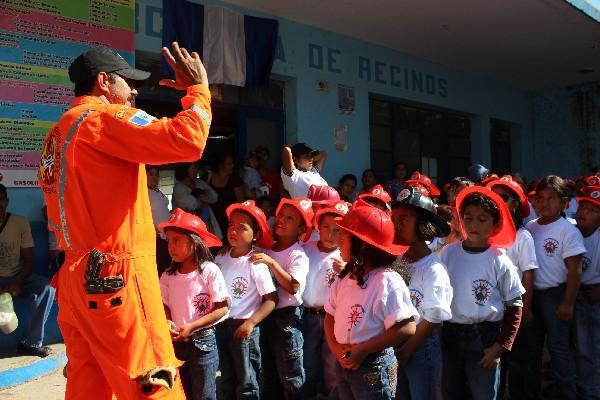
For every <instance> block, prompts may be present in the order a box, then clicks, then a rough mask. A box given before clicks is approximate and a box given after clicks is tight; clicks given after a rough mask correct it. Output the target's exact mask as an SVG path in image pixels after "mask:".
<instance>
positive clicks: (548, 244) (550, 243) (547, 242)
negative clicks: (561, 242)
mask: <svg viewBox="0 0 600 400" xmlns="http://www.w3.org/2000/svg"><path fill="white" fill-rule="evenodd" d="M556 249H558V240H556V239H552V238H547V239H544V251H545V252H546V255H547V256H552V255H553V254H554V252H555V251H556Z"/></svg>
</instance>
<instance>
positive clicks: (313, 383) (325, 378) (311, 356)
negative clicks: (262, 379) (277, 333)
mask: <svg viewBox="0 0 600 400" xmlns="http://www.w3.org/2000/svg"><path fill="white" fill-rule="evenodd" d="M324 323H325V313H324V312H322V313H321V314H315V313H314V312H311V311H310V310H307V309H304V312H303V314H302V335H303V336H304V372H305V373H306V382H305V383H304V398H305V399H314V398H316V397H317V395H319V394H321V395H325V396H329V398H335V396H336V395H335V393H334V390H335V386H336V385H335V381H336V376H335V370H336V367H335V365H336V364H337V360H336V359H335V356H334V355H333V354H332V353H331V351H330V350H329V347H328V346H327V342H326V341H325V332H324V330H323V326H324Z"/></svg>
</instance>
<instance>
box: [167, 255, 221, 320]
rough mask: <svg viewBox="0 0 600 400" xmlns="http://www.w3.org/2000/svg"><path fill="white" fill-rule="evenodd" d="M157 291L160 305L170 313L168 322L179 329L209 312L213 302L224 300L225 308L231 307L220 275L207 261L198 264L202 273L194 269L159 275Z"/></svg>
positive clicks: (217, 269)
mask: <svg viewBox="0 0 600 400" xmlns="http://www.w3.org/2000/svg"><path fill="white" fill-rule="evenodd" d="M160 291H161V294H162V301H163V304H164V305H165V306H167V307H169V310H170V311H171V320H172V321H173V322H174V323H175V325H177V326H178V327H179V328H181V327H182V326H184V325H185V324H187V323H190V322H194V321H196V320H197V319H199V318H201V317H203V316H205V315H206V314H208V313H210V312H212V311H213V307H214V303H220V302H223V301H226V302H227V305H228V306H229V305H230V304H231V297H230V296H229V293H228V292H227V286H226V284H225V279H224V278H223V274H222V273H221V270H220V269H219V267H217V265H216V264H215V263H213V262H210V261H207V262H205V263H204V264H203V265H202V272H200V271H198V269H195V270H194V271H192V272H189V273H187V274H180V273H179V272H175V274H173V275H170V274H169V273H167V272H165V273H163V274H162V275H161V277H160ZM228 316H229V312H228V313H227V314H226V315H224V316H223V317H222V318H221V319H219V320H218V321H216V322H214V323H212V324H210V325H207V326H203V327H200V328H198V329H204V328H209V327H211V326H214V325H216V324H218V323H219V322H221V321H223V320H225V319H227V318H228Z"/></svg>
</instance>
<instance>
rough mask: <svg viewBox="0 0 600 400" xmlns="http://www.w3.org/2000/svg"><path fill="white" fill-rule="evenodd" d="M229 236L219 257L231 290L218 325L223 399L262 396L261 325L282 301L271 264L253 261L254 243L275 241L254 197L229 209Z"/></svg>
mask: <svg viewBox="0 0 600 400" xmlns="http://www.w3.org/2000/svg"><path fill="white" fill-rule="evenodd" d="M226 214H227V218H228V219H229V227H228V229H227V240H228V241H229V245H230V246H231V248H230V249H229V250H228V251H227V252H226V253H225V254H221V255H218V256H217V258H216V259H215V262H216V263H217V264H218V265H219V266H220V267H221V270H222V271H223V276H224V278H225V283H226V284H227V288H228V289H229V292H230V293H231V299H232V302H231V308H230V311H229V318H228V319H226V320H225V321H223V323H222V324H221V325H220V326H219V327H218V328H217V343H218V346H219V364H220V369H221V390H222V392H223V398H224V399H226V400H234V399H239V398H244V399H258V398H260V391H259V381H260V343H259V341H260V330H259V329H260V328H259V326H258V324H259V323H260V322H261V321H263V320H264V319H265V318H266V317H267V316H268V315H269V314H270V313H271V312H272V311H273V310H274V309H275V304H277V292H276V289H275V285H274V284H273V279H272V278H271V274H270V273H269V268H268V267H267V266H266V265H265V264H254V265H253V264H252V263H251V262H250V255H251V254H252V252H253V251H254V248H253V245H256V246H259V247H261V248H264V249H268V248H271V246H272V245H273V239H272V238H271V233H270V231H269V227H268V225H267V220H266V217H265V214H264V213H263V212H262V210H261V209H260V208H258V207H257V206H256V205H255V204H254V201H252V200H248V201H245V202H243V203H235V204H232V205H231V206H229V207H228V208H227V210H226Z"/></svg>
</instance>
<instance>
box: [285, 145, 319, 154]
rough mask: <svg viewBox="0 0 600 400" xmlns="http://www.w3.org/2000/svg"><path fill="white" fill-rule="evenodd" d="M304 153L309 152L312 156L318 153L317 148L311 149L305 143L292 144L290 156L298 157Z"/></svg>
mask: <svg viewBox="0 0 600 400" xmlns="http://www.w3.org/2000/svg"><path fill="white" fill-rule="evenodd" d="M305 154H310V155H311V156H313V157H314V156H316V155H317V154H319V150H313V149H312V148H311V147H309V146H308V145H307V144H306V143H296V144H295V145H293V146H292V156H293V157H300V156H303V155H305Z"/></svg>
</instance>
